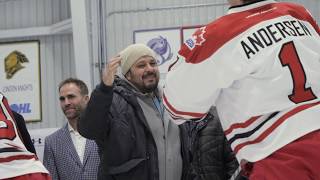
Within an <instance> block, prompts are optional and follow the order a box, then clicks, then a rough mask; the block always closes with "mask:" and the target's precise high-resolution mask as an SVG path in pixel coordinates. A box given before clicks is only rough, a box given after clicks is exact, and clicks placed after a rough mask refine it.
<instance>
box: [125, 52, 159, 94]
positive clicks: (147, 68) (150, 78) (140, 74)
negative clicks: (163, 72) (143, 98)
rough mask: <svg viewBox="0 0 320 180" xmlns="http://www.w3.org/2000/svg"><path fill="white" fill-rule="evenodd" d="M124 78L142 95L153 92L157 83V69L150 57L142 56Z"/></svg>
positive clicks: (155, 63) (154, 61)
mask: <svg viewBox="0 0 320 180" xmlns="http://www.w3.org/2000/svg"><path fill="white" fill-rule="evenodd" d="M126 78H127V79H128V81H130V82H131V83H132V84H133V85H135V86H136V87H137V88H138V89H139V90H140V91H141V92H142V93H149V92H152V91H154V90H155V89H156V88H157V86H158V82H159V69H158V65H157V62H156V60H155V59H154V58H153V57H151V56H142V57H141V58H139V59H138V60H137V61H136V62H135V63H134V64H133V65H132V66H131V68H130V70H129V72H128V73H127V74H126Z"/></svg>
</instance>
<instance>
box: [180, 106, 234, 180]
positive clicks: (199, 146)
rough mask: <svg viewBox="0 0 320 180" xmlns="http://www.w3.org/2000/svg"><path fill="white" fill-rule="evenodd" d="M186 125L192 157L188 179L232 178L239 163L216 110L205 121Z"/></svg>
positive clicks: (212, 179)
mask: <svg viewBox="0 0 320 180" xmlns="http://www.w3.org/2000/svg"><path fill="white" fill-rule="evenodd" d="M185 126H187V129H188V131H189V136H190V137H191V138H190V140H191V142H190V143H189V144H191V145H189V147H191V148H190V151H191V157H190V159H192V162H191V164H190V169H189V171H188V172H189V174H188V178H187V179H188V180H228V179H230V178H231V176H232V175H233V173H234V172H235V170H236V169H237V168H238V166H239V165H238V162H237V159H236V158H235V155H234V153H233V152H232V149H231V147H230V145H229V143H228V141H227V139H226V137H225V135H224V132H223V130H222V127H221V124H220V121H219V119H218V116H217V115H216V113H215V111H214V110H211V111H210V113H209V114H208V115H207V117H206V118H205V119H204V120H203V121H200V122H188V124H186V125H185Z"/></svg>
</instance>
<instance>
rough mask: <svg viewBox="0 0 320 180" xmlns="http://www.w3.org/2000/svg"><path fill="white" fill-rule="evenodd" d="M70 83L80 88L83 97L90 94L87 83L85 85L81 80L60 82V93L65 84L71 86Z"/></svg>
mask: <svg viewBox="0 0 320 180" xmlns="http://www.w3.org/2000/svg"><path fill="white" fill-rule="evenodd" d="M69 83H73V84H75V85H76V86H78V87H79V89H80V93H81V94H82V95H88V94H89V90H88V87H87V85H86V83H84V82H83V81H81V80H80V79H77V78H67V79H65V80H63V81H62V82H60V84H59V89H58V90H59V92H60V89H61V87H62V86H64V85H65V84H69Z"/></svg>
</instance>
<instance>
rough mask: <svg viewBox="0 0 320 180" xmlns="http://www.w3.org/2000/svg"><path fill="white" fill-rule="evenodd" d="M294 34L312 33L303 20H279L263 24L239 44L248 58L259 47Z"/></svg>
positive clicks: (261, 47)
mask: <svg viewBox="0 0 320 180" xmlns="http://www.w3.org/2000/svg"><path fill="white" fill-rule="evenodd" d="M294 36H295V37H299V36H312V34H311V32H310V30H309V29H308V28H307V26H306V25H305V24H304V22H303V21H298V20H290V21H288V20H286V21H280V22H276V23H272V24H269V25H267V26H264V27H262V28H260V29H258V30H257V31H255V32H253V33H252V34H251V35H250V36H247V37H245V38H244V39H243V40H242V41H241V46H242V48H243V51H244V52H245V54H246V55H247V58H248V59H250V58H251V57H252V56H253V55H255V54H256V53H257V52H259V50H260V49H263V48H266V47H268V46H271V45H273V44H275V43H279V42H281V41H282V40H284V39H286V38H288V37H294Z"/></svg>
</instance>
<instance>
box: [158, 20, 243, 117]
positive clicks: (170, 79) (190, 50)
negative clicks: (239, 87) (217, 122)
mask: <svg viewBox="0 0 320 180" xmlns="http://www.w3.org/2000/svg"><path fill="white" fill-rule="evenodd" d="M214 26H215V25H212V26H211V25H209V26H205V27H202V28H200V29H199V30H197V31H196V32H195V33H194V34H193V36H192V37H190V38H189V39H187V40H186V41H185V43H184V44H183V45H182V47H181V49H180V51H179V55H178V60H177V61H176V62H175V63H174V64H173V65H172V66H171V67H170V69H169V72H168V74H167V76H166V82H165V86H164V96H163V102H164V105H165V107H166V109H167V110H168V111H169V112H170V113H171V116H172V117H173V119H179V118H182V119H191V120H194V119H201V118H203V117H204V116H205V115H206V114H207V112H208V110H209V109H210V107H211V106H212V105H215V101H216V99H217V97H218V95H219V93H220V91H221V90H222V89H223V88H226V87H228V86H230V85H231V84H232V83H233V81H234V80H236V79H238V78H241V76H242V75H243V69H242V67H243V65H242V64H241V61H234V59H232V58H231V57H232V56H233V57H234V56H236V55H235V54H233V55H232V56H227V57H230V58H229V59H228V58H225V57H226V56H224V59H221V58H222V55H223V54H225V53H237V51H232V50H231V49H228V47H225V48H222V50H221V46H222V45H221V44H222V43H220V44H219V42H220V39H219V38H216V37H217V34H212V32H211V31H210V28H213V29H214V28H215V27H214ZM229 50H231V51H229ZM227 51H229V52H227Z"/></svg>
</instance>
